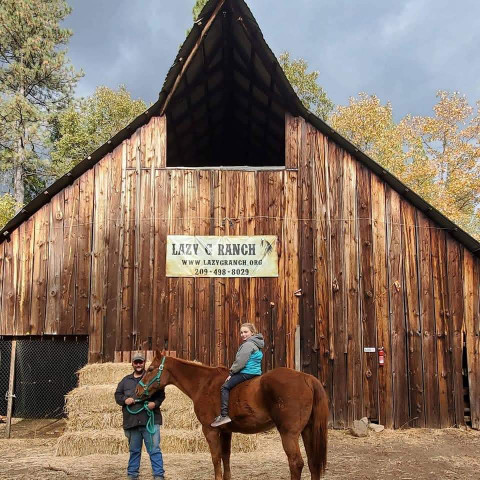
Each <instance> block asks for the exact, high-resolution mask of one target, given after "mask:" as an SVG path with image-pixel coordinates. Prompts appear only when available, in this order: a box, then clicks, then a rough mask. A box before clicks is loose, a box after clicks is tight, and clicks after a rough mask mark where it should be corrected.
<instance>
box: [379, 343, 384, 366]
mask: <svg viewBox="0 0 480 480" xmlns="http://www.w3.org/2000/svg"><path fill="white" fill-rule="evenodd" d="M378 364H379V365H380V366H381V367H383V366H384V365H385V350H384V349H383V347H380V348H379V349H378Z"/></svg>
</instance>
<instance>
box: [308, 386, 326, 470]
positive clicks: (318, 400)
mask: <svg viewBox="0 0 480 480" xmlns="http://www.w3.org/2000/svg"><path fill="white" fill-rule="evenodd" d="M312 384H313V406H312V413H311V415H310V422H311V425H312V427H313V428H312V447H313V452H314V454H313V458H312V459H311V460H312V465H311V467H313V471H312V472H311V473H312V478H314V476H315V475H317V476H318V478H320V476H321V475H323V473H325V468H326V466H327V441H328V398H327V394H326V393H325V390H324V389H323V386H322V384H321V383H320V381H319V380H317V379H316V378H315V379H314V381H313V382H312Z"/></svg>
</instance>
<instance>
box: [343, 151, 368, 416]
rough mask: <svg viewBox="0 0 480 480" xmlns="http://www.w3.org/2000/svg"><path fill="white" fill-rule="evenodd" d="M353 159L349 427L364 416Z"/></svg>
mask: <svg viewBox="0 0 480 480" xmlns="http://www.w3.org/2000/svg"><path fill="white" fill-rule="evenodd" d="M355 163H356V162H355V160H354V159H353V158H352V157H351V156H350V155H344V177H343V178H344V184H343V196H344V205H343V214H342V217H343V225H344V233H343V235H344V238H345V272H344V278H345V299H346V307H347V310H346V325H347V329H346V346H347V348H346V354H347V424H348V425H351V424H352V423H353V421H354V420H355V419H357V418H361V416H362V414H363V390H362V388H363V385H362V383H363V382H362V355H361V346H362V340H361V328H360V315H359V296H358V288H359V277H358V276H359V259H358V220H357V217H358V214H357V168H356V164H355Z"/></svg>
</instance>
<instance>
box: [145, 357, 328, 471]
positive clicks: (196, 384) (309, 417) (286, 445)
mask: <svg viewBox="0 0 480 480" xmlns="http://www.w3.org/2000/svg"><path fill="white" fill-rule="evenodd" d="M227 376H228V370H227V369H226V368H225V367H207V366H205V365H202V364H199V363H194V362H188V361H186V360H180V359H178V358H173V357H167V356H163V355H162V354H161V353H160V352H159V351H158V350H157V352H156V354H155V358H154V359H153V361H152V363H151V364H150V366H149V368H148V369H147V371H146V372H145V374H144V376H143V378H142V380H141V381H140V383H139V384H138V386H137V391H136V394H137V397H139V398H140V399H145V398H148V397H149V396H150V395H152V394H153V393H155V392H156V391H157V390H158V389H160V388H164V387H165V386H166V385H170V384H173V385H175V386H176V387H177V388H179V389H180V390H181V391H182V392H183V393H185V395H187V396H189V397H190V398H191V399H192V401H193V405H194V409H195V414H196V416H197V418H198V420H199V422H200V423H201V424H202V429H203V434H204V435H205V438H206V440H207V442H208V445H209V447H210V453H211V455H212V462H213V467H214V470H215V480H222V466H221V462H222V461H223V470H224V473H223V480H230V479H231V473H230V444H231V439H232V432H240V433H259V432H264V431H266V430H269V429H271V428H273V427H276V428H277V429H278V431H279V433H280V436H281V438H282V444H283V449H284V450H285V453H286V454H287V457H288V464H289V467H290V478H291V480H300V475H301V473H302V469H303V459H302V455H301V453H300V448H299V445H298V440H299V436H300V434H301V435H302V438H303V444H304V446H305V450H306V453H307V458H308V467H309V468H310V473H311V478H312V480H319V479H320V476H321V475H322V474H323V473H324V471H325V465H326V463H327V433H328V432H327V419H328V400H327V395H326V394H325V391H324V389H323V386H322V384H321V383H320V382H319V380H318V379H316V378H315V377H313V376H312V375H307V374H305V373H302V372H297V371H295V370H291V369H290V368H276V369H274V370H271V371H269V372H267V373H265V374H263V375H261V376H258V377H255V378H253V379H251V380H248V381H246V382H243V383H241V384H240V385H238V386H236V387H235V388H234V389H232V391H231V394H230V407H229V415H230V417H231V419H232V422H231V423H227V424H225V425H222V426H221V427H219V428H212V427H211V426H210V423H211V422H212V421H213V419H214V418H215V417H216V416H217V415H218V413H219V412H220V387H221V386H222V384H223V382H224V381H225V379H226V378H227Z"/></svg>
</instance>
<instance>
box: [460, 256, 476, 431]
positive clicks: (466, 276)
mask: <svg viewBox="0 0 480 480" xmlns="http://www.w3.org/2000/svg"><path fill="white" fill-rule="evenodd" d="M474 270H475V259H474V258H473V255H472V254H471V253H470V252H469V251H467V250H465V251H464V252H463V305H464V307H463V308H464V312H465V317H464V318H465V322H464V326H463V327H464V335H465V340H466V347H467V352H466V353H467V372H466V373H467V376H468V394H469V396H468V398H469V400H470V399H473V402H472V401H471V400H470V415H469V416H470V419H471V421H472V427H473V425H474V423H476V422H475V421H474V418H475V415H472V412H475V413H476V398H477V397H478V393H479V392H478V385H477V383H476V382H474V381H473V380H474V375H475V373H476V372H475V370H474V366H475V364H476V363H477V362H476V361H475V311H474V301H475V288H477V289H478V286H475V284H474V278H475V273H474Z"/></svg>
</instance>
